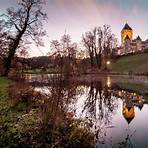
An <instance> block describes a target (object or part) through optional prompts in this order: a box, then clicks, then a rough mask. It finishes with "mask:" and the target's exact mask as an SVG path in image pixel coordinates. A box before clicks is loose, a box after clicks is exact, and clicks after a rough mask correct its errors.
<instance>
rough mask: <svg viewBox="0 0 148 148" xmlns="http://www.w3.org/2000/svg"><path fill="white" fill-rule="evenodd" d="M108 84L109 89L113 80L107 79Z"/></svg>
mask: <svg viewBox="0 0 148 148" xmlns="http://www.w3.org/2000/svg"><path fill="white" fill-rule="evenodd" d="M106 84H107V87H111V78H110V77H109V76H108V77H107V82H106Z"/></svg>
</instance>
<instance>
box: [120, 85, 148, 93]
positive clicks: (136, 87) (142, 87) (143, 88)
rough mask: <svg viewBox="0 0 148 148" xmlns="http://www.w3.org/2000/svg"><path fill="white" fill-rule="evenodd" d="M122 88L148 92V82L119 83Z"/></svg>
mask: <svg viewBox="0 0 148 148" xmlns="http://www.w3.org/2000/svg"><path fill="white" fill-rule="evenodd" d="M118 86H119V87H121V88H122V89H126V90H131V91H134V92H139V93H141V94H148V84H144V83H118Z"/></svg>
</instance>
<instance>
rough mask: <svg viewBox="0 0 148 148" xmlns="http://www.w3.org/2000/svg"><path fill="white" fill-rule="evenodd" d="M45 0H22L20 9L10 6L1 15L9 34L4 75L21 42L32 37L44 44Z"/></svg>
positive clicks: (7, 71)
mask: <svg viewBox="0 0 148 148" xmlns="http://www.w3.org/2000/svg"><path fill="white" fill-rule="evenodd" d="M44 3H45V2H44V1H43V0H20V1H19V2H18V7H19V8H18V9H17V10H15V9H14V8H13V7H11V8H8V9H7V12H6V14H3V15H1V17H2V18H3V19H2V21H3V23H4V27H5V28H7V29H6V31H7V33H8V34H9V35H8V38H7V40H9V48H8V55H7V57H6V60H5V72H4V76H7V75H8V73H9V71H10V68H11V63H12V60H13V58H14V55H15V53H16V51H17V49H18V48H20V44H21V43H22V42H23V43H24V42H30V39H32V40H33V41H34V42H35V43H36V44H37V45H43V43H42V40H41V37H43V36H44V35H45V31H44V30H43V25H42V21H43V20H46V18H47V15H46V14H45V13H43V12H42V7H43V4H44Z"/></svg>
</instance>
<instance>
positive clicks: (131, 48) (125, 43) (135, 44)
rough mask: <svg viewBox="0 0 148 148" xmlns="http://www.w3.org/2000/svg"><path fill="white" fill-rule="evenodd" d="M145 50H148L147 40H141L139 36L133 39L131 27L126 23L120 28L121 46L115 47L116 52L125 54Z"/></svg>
mask: <svg viewBox="0 0 148 148" xmlns="http://www.w3.org/2000/svg"><path fill="white" fill-rule="evenodd" d="M146 50H147V51H148V40H146V41H142V39H141V38H140V36H138V37H137V38H135V39H133V29H132V28H131V27H130V26H129V25H128V24H127V23H126V24H125V25H124V27H123V29H122V30H121V46H120V47H118V48H117V50H116V54H118V55H125V54H129V53H136V52H143V51H146Z"/></svg>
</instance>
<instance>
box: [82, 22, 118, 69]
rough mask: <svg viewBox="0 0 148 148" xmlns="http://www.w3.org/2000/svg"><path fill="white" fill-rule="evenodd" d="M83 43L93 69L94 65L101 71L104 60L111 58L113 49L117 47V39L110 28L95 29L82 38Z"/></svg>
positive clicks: (105, 26) (104, 26) (106, 26)
mask: <svg viewBox="0 0 148 148" xmlns="http://www.w3.org/2000/svg"><path fill="white" fill-rule="evenodd" d="M82 42H83V44H84V47H85V48H86V49H87V51H88V54H89V57H90V63H91V67H92V68H93V67H94V65H97V67H98V68H99V69H100V68H101V66H102V61H103V58H109V57H110V55H111V53H112V49H113V48H114V47H115V46H116V42H117V41H116V38H115V36H114V34H113V33H112V31H111V28H110V26H108V25H103V27H95V28H94V29H93V30H91V31H89V32H86V33H85V34H84V35H83V36H82Z"/></svg>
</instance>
